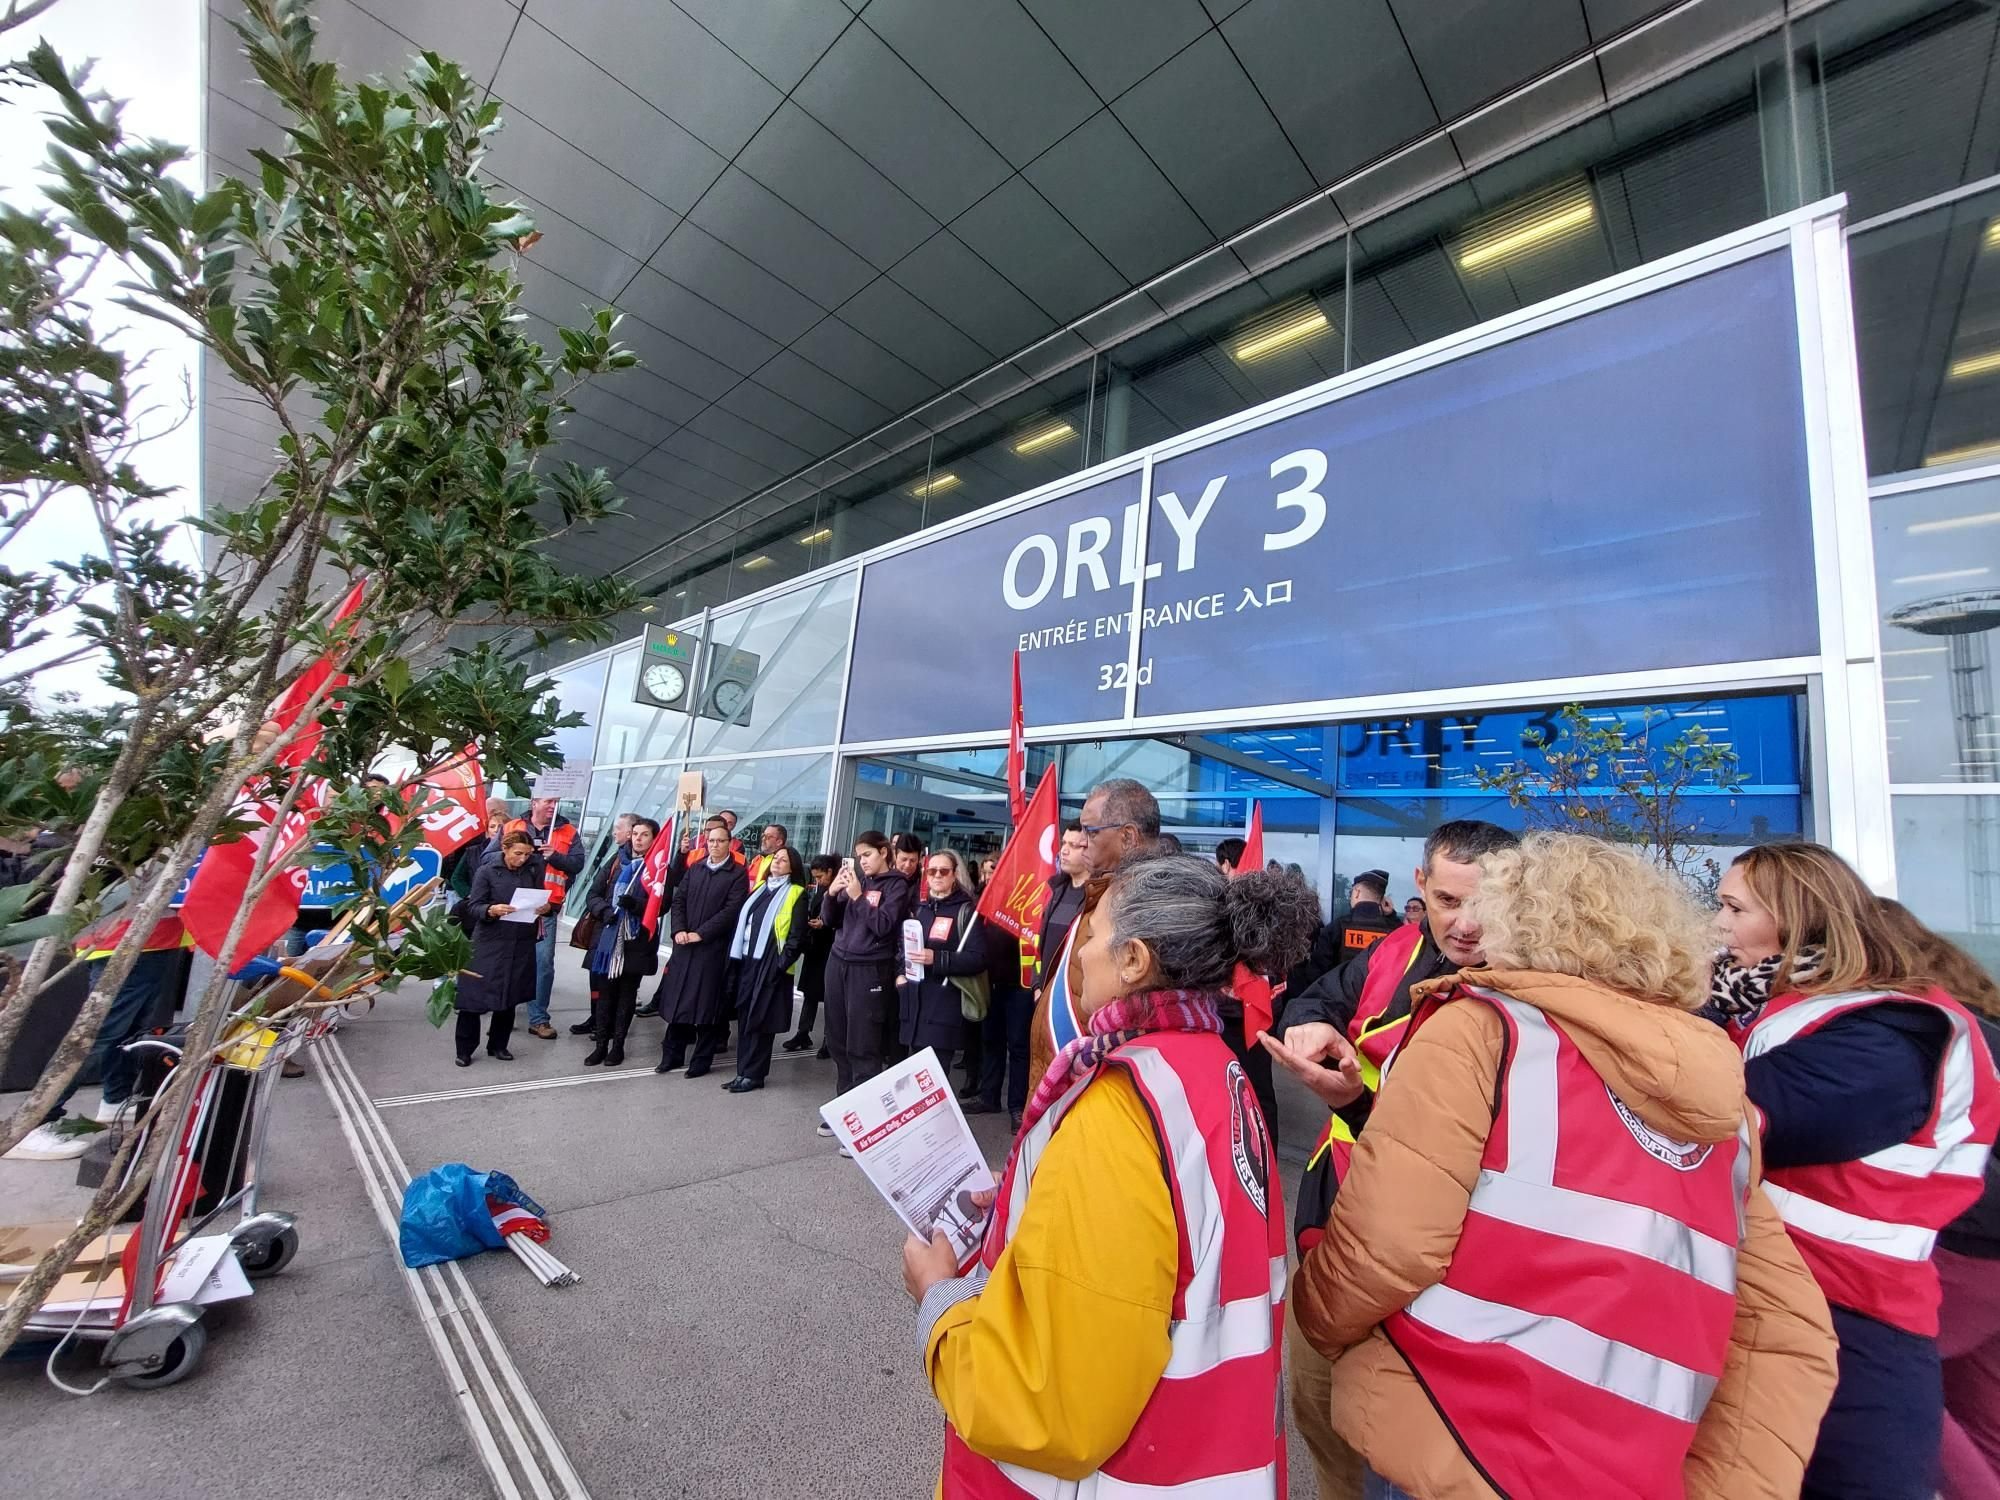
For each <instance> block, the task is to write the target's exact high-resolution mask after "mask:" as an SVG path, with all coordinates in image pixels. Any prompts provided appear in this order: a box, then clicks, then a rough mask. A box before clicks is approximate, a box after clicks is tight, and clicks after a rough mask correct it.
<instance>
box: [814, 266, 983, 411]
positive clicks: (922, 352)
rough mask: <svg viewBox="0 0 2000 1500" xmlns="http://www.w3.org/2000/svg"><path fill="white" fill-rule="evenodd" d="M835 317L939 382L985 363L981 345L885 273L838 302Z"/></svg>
mask: <svg viewBox="0 0 2000 1500" xmlns="http://www.w3.org/2000/svg"><path fill="white" fill-rule="evenodd" d="M840 318H841V321H842V322H844V323H846V324H847V325H848V326H849V327H851V328H853V329H854V330H855V331H856V332H858V333H863V334H866V335H867V336H868V337H869V338H871V339H873V340H874V341H875V342H876V343H878V344H880V345H881V346H882V347H883V348H884V349H887V350H888V351H889V352H890V353H891V354H893V355H895V356H896V357H897V358H898V359H900V360H902V361H903V362H904V363H905V364H909V365H912V366H914V367H915V368H916V369H918V370H920V371H922V372H923V373H924V374H925V375H928V376H929V377H930V378H931V379H932V380H934V381H936V382H937V383H938V384H939V385H949V384H950V383H951V382H952V381H954V380H960V379H963V378H964V377H965V376H967V375H970V374H971V373H972V372H973V371H975V370H977V369H979V368H980V367H981V366H983V365H985V364H987V363H988V362H989V360H988V356H987V354H986V351H985V350H984V349H982V348H980V347H979V345H977V344H975V343H974V342H973V341H972V340H971V339H969V338H967V337H966V336H965V335H964V334H963V333H961V332H960V331H959V330H958V329H956V328H954V327H953V326H952V325H951V324H949V323H947V322H946V321H945V320H944V319H943V318H941V317H939V316H938V315H937V314H936V313H934V312H932V311H931V310H930V309H929V308H928V307H926V306H924V304H923V303H921V302H919V301H918V300H917V299H916V298H915V297H912V296H911V295H910V294H909V293H908V292H906V291H904V290H903V289H902V287H900V286H898V285H897V284H896V283H895V282H893V281H891V280H890V279H889V278H888V277H886V276H882V277H877V278H876V279H875V280H874V281H871V282H870V283H869V284H868V285H867V286H865V287H863V288H862V289H861V290H860V291H859V292H857V293H855V295H854V296H853V297H852V298H851V299H850V300H848V301H847V302H845V303H843V304H842V305H841V309H840Z"/></svg>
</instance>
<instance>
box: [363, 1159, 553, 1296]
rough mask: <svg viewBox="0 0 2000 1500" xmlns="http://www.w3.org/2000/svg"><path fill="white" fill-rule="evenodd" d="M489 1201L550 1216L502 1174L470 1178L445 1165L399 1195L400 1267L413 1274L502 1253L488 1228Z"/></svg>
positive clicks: (462, 1168)
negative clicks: (423, 1268)
mask: <svg viewBox="0 0 2000 1500" xmlns="http://www.w3.org/2000/svg"><path fill="white" fill-rule="evenodd" d="M488 1198H491V1199H493V1200H494V1201H496V1202H499V1203H513V1204H518V1205H519V1206H520V1207H522V1208H525V1209H526V1210H527V1211H528V1212H529V1213H531V1214H534V1215H536V1216H537V1217H538V1218H543V1219H546V1218H547V1217H548V1216H549V1215H548V1210H546V1209H544V1208H543V1207H542V1206H541V1204H539V1203H537V1202H536V1201H535V1200H534V1199H533V1198H530V1197H529V1196H528V1195H527V1194H526V1193H524V1192H522V1191H521V1188H520V1184H518V1183H516V1182H515V1181H514V1179H513V1178H511V1177H509V1176H508V1175H507V1174H506V1173H505V1172H475V1171H473V1169H472V1168H470V1167H468V1166H466V1165H465V1163H463V1162H456V1161H454V1162H446V1163H445V1164H444V1165H443V1166H441V1167H434V1168H432V1169H431V1170H430V1171H428V1172H426V1173H424V1175H423V1176H421V1177H413V1178H411V1179H410V1185H409V1186H408V1187H406V1188H404V1189H403V1217H402V1222H401V1224H400V1226H399V1228H398V1231H397V1235H396V1241H397V1246H398V1248H399V1249H401V1251H402V1252H403V1264H404V1265H406V1266H408V1267H410V1269H411V1270H415V1269H416V1268H417V1267H419V1266H434V1265H436V1264H437V1263H438V1262H439V1261H442V1260H457V1259H459V1258H460V1257H461V1256H466V1255H477V1254H478V1253H479V1252H480V1251H482V1250H498V1249H501V1248H502V1247H503V1246H504V1245H505V1243H506V1241H505V1240H503V1239H502V1238H501V1235H500V1231H499V1230H497V1229H495V1228H494V1227H493V1213H492V1210H490V1209H489V1208H488V1207H487V1206H486V1200H487V1199H488Z"/></svg>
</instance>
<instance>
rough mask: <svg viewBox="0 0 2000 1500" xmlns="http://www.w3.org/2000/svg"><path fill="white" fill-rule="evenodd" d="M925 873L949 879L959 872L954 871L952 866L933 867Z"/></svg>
mask: <svg viewBox="0 0 2000 1500" xmlns="http://www.w3.org/2000/svg"><path fill="white" fill-rule="evenodd" d="M924 873H925V874H926V875H942V876H944V877H946V878H947V879H949V878H950V877H952V876H954V875H956V874H958V871H957V870H955V869H953V868H952V867H951V866H950V865H932V866H931V867H930V868H929V869H928V870H926V871H925V872H924Z"/></svg>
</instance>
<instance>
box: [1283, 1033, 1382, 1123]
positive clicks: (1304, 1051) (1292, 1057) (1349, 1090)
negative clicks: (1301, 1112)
mask: <svg viewBox="0 0 2000 1500" xmlns="http://www.w3.org/2000/svg"><path fill="white" fill-rule="evenodd" d="M1329 1038H1330V1039H1331V1040H1329ZM1257 1040H1258V1041H1259V1042H1260V1043H1262V1044H1263V1048H1264V1050H1265V1051H1266V1052H1268V1053H1270V1054H1271V1056H1272V1057H1274V1058H1275V1059H1277V1061H1278V1064H1279V1066H1281V1067H1282V1068H1283V1069H1284V1070H1285V1071H1286V1072H1287V1073H1289V1074H1291V1076H1292V1077H1293V1078H1294V1079H1296V1080H1297V1081H1298V1082H1299V1083H1301V1084H1303V1085H1304V1086H1305V1088H1306V1090H1307V1091H1308V1092H1309V1093H1311V1094H1312V1096H1313V1097H1314V1098H1316V1099H1318V1100H1319V1102H1320V1103H1322V1104H1324V1105H1325V1106H1326V1107H1327V1108H1328V1109H1339V1108H1340V1107H1341V1106H1342V1105H1346V1104H1352V1103H1353V1102H1354V1101H1355V1100H1356V1099H1359V1098H1360V1097H1361V1094H1362V1091H1363V1090H1364V1089H1365V1088H1366V1087H1367V1085H1366V1084H1364V1083H1362V1081H1361V1062H1360V1059H1359V1058H1357V1057H1356V1056H1355V1055H1354V1048H1353V1046H1352V1045H1351V1044H1350V1043H1349V1042H1348V1040H1347V1038H1346V1037H1344V1036H1342V1035H1341V1034H1340V1033H1339V1032H1338V1031H1336V1030H1335V1029H1334V1028H1333V1027H1331V1026H1327V1025H1324V1024H1322V1023H1320V1022H1317V1021H1311V1022H1307V1023H1306V1024H1305V1025H1302V1026H1292V1027H1287V1028H1286V1031H1285V1039H1284V1040H1283V1041H1282V1042H1281V1041H1279V1040H1278V1039H1277V1038H1276V1037H1274V1036H1272V1035H1271V1033H1270V1032H1268V1031H1260V1032H1258V1033H1257ZM1327 1061H1331V1062H1333V1063H1335V1064H1336V1066H1335V1067H1332V1068H1329V1067H1326V1066H1325V1065H1324V1063H1325V1062H1327Z"/></svg>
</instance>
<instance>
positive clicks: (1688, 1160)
mask: <svg viewBox="0 0 2000 1500" xmlns="http://www.w3.org/2000/svg"><path fill="white" fill-rule="evenodd" d="M1604 1093H1605V1097H1607V1098H1608V1099H1610V1101H1611V1107H1612V1108H1613V1109H1615V1110H1617V1111H1618V1118H1619V1119H1621V1120H1623V1121H1624V1122H1625V1128H1626V1129H1627V1130H1629V1131H1631V1132H1632V1139H1633V1140H1635V1141H1637V1142H1638V1143H1639V1149H1640V1150H1641V1151H1643V1152H1645V1153H1646V1154H1647V1155H1648V1156H1650V1157H1652V1158H1653V1160H1654V1161H1657V1162H1664V1163H1666V1164H1667V1165H1668V1166H1670V1167H1672V1168H1673V1169H1674V1170H1675V1171H1676V1172H1692V1171H1693V1170H1694V1169H1695V1168H1696V1167H1698V1166H1700V1165H1701V1164H1702V1163H1703V1162H1705V1161H1707V1160H1708V1153H1709V1152H1711V1151H1713V1150H1714V1149H1715V1147H1714V1146H1704V1145H1700V1144H1698V1143H1697V1142H1694V1141H1677V1140H1675V1139H1673V1138H1672V1137H1671V1136H1665V1135H1661V1134H1660V1132H1659V1131H1657V1130H1655V1129H1653V1127H1652V1126H1650V1125H1648V1124H1647V1123H1646V1122H1645V1121H1644V1120H1642V1119H1640V1118H1639V1117H1638V1116H1637V1115H1635V1114H1633V1113H1632V1111H1631V1110H1630V1109H1629V1108H1627V1107H1626V1104H1625V1101H1624V1100H1623V1099H1620V1098H1619V1097H1618V1096H1617V1095H1616V1094H1614V1093H1612V1092H1611V1085H1610V1084H1606V1085H1605V1086H1604Z"/></svg>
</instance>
